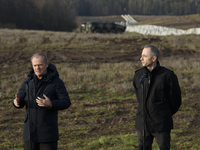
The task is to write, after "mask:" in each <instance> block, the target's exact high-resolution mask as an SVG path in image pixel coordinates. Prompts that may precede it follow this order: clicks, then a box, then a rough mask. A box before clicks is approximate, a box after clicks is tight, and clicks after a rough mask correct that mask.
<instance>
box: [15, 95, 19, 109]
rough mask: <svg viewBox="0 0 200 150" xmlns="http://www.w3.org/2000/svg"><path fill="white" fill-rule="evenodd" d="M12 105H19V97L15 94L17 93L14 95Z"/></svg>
mask: <svg viewBox="0 0 200 150" xmlns="http://www.w3.org/2000/svg"><path fill="white" fill-rule="evenodd" d="M14 105H15V106H16V107H20V105H19V97H18V96H17V94H16V95H15V99H14Z"/></svg>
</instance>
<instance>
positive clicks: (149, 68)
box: [147, 62, 157, 72]
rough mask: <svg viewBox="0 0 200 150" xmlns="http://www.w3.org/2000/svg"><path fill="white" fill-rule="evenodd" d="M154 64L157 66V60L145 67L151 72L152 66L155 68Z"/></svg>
mask: <svg viewBox="0 0 200 150" xmlns="http://www.w3.org/2000/svg"><path fill="white" fill-rule="evenodd" d="M156 66H157V62H156V63H153V64H152V65H151V66H149V67H147V69H148V70H149V72H152V70H153V69H154V68H156Z"/></svg>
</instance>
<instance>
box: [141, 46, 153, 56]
mask: <svg viewBox="0 0 200 150" xmlns="http://www.w3.org/2000/svg"><path fill="white" fill-rule="evenodd" d="M150 53H151V49H150V48H149V47H148V48H144V49H143V50H142V55H151V54H150Z"/></svg>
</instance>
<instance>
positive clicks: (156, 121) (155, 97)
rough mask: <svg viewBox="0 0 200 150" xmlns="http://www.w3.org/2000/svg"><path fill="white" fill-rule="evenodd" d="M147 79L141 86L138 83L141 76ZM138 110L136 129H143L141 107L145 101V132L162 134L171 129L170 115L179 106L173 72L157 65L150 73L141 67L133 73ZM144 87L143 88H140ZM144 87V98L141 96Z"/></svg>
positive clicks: (176, 84) (179, 91)
mask: <svg viewBox="0 0 200 150" xmlns="http://www.w3.org/2000/svg"><path fill="white" fill-rule="evenodd" d="M145 73H147V75H148V76H147V77H146V78H145V80H144V83H143V84H140V83H139V81H140V79H141V77H142V76H143V74H145ZM133 85H134V88H135V92H136V96H137V100H138V104H139V105H138V110H137V115H136V129H137V130H140V131H142V130H143V128H144V126H143V125H144V123H143V122H144V121H143V120H144V119H143V105H142V99H143V98H144V101H145V116H146V120H145V125H146V129H145V130H146V131H147V132H151V133H153V132H162V131H169V130H171V129H173V120H172V115H173V114H175V113H176V112H177V111H178V109H179V107H180V105H181V90H180V87H179V83H178V79H177V76H176V75H175V74H174V72H173V71H171V70H169V69H167V68H165V67H161V66H160V65H159V62H158V65H157V66H156V68H154V70H153V71H152V72H148V69H147V68H146V67H143V68H141V69H139V70H137V71H136V72H135V75H134V78H133ZM142 85H144V86H142ZM143 87H144V96H143V98H142V94H143Z"/></svg>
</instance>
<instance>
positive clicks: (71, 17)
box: [0, 0, 77, 31]
mask: <svg viewBox="0 0 200 150" xmlns="http://www.w3.org/2000/svg"><path fill="white" fill-rule="evenodd" d="M0 23H1V24H15V26H17V28H20V29H39V30H53V31H72V30H73V29H75V28H76V27H77V23H76V20H75V14H74V13H73V12H72V11H71V10H70V9H69V6H68V3H67V2H66V1H65V0H0Z"/></svg>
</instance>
